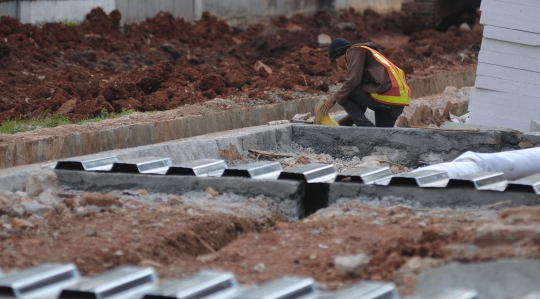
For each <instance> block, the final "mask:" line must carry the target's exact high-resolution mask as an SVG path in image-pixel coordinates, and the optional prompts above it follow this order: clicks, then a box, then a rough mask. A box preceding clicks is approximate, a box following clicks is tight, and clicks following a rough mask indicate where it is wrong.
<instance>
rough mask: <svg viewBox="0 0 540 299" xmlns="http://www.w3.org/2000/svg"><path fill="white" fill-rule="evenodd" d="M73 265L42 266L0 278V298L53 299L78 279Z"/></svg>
mask: <svg viewBox="0 0 540 299" xmlns="http://www.w3.org/2000/svg"><path fill="white" fill-rule="evenodd" d="M79 277H80V275H79V271H78V270H77V268H76V267H75V265H74V264H43V265H40V266H37V267H34V268H30V269H27V270H24V271H20V272H15V273H7V274H6V275H5V276H1V277H0V298H6V297H7V298H29V297H31V298H49V297H50V298H53V297H56V296H58V293H59V292H60V291H61V290H62V288H65V287H68V286H70V285H72V284H74V283H75V282H76V281H77V280H78V279H79Z"/></svg>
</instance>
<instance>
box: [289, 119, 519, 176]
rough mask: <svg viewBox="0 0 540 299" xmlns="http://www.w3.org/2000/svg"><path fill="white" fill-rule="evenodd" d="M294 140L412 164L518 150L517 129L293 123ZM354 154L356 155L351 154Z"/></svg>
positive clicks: (321, 149) (319, 150) (337, 152)
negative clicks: (375, 126)
mask: <svg viewBox="0 0 540 299" xmlns="http://www.w3.org/2000/svg"><path fill="white" fill-rule="evenodd" d="M292 139H293V140H294V141H295V142H296V143H298V144H299V145H301V146H303V147H306V148H307V147H311V148H313V149H314V150H315V152H317V153H326V154H329V155H331V156H333V157H345V158H347V157H352V156H351V155H355V156H358V157H363V156H368V155H371V154H373V153H375V152H378V153H382V154H385V155H387V156H388V157H391V159H392V161H394V162H395V163H399V164H401V165H404V166H407V167H410V166H413V164H414V163H416V162H418V161H425V162H430V163H438V162H443V161H449V160H452V159H454V158H455V157H457V156H458V155H460V154H462V153H463V152H465V151H467V150H470V151H476V152H497V151H503V150H511V149H517V148H518V147H517V146H518V144H519V142H520V141H519V137H518V136H517V134H516V133H515V132H496V131H488V132H461V131H435V130H418V129H405V128H363V127H325V126H315V125H310V126H308V125H296V124H295V125H293V126H292ZM352 153H354V154H352Z"/></svg>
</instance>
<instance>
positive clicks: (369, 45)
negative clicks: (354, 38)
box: [355, 42, 379, 51]
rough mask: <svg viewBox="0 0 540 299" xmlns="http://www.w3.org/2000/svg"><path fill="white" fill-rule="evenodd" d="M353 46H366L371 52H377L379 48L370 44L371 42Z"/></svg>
mask: <svg viewBox="0 0 540 299" xmlns="http://www.w3.org/2000/svg"><path fill="white" fill-rule="evenodd" d="M355 46H366V47H370V48H372V49H373V50H376V51H379V47H378V46H377V45H376V44H375V43H372V42H367V43H360V44H355Z"/></svg>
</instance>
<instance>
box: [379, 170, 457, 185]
mask: <svg viewBox="0 0 540 299" xmlns="http://www.w3.org/2000/svg"><path fill="white" fill-rule="evenodd" d="M449 181H450V177H448V173H446V171H437V170H421V171H417V172H409V173H404V174H400V175H396V176H393V177H392V178H391V179H390V183H389V185H416V186H418V187H422V188H444V187H446V185H448V182H449Z"/></svg>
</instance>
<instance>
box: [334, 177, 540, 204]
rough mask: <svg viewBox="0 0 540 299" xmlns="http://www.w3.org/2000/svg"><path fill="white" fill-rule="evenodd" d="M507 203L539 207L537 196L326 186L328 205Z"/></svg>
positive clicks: (466, 190) (459, 189) (467, 190)
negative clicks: (362, 203)
mask: <svg viewBox="0 0 540 299" xmlns="http://www.w3.org/2000/svg"><path fill="white" fill-rule="evenodd" d="M507 200H510V204H508V205H503V206H501V208H507V207H509V206H534V205H540V196H539V195H537V194H536V193H534V192H532V191H531V192H518V191H505V192H495V191H479V190H476V189H474V188H473V187H471V188H464V187H451V188H442V189H441V188H419V187H416V186H376V185H363V184H357V183H350V182H336V183H333V184H330V189H329V197H328V205H333V204H343V203H349V202H355V201H361V202H366V201H368V202H370V201H375V202H383V203H385V202H386V203H387V204H388V205H395V204H408V205H413V206H416V205H421V206H423V207H428V208H457V207H461V208H471V207H481V206H486V205H490V204H494V203H498V202H503V201H507Z"/></svg>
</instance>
